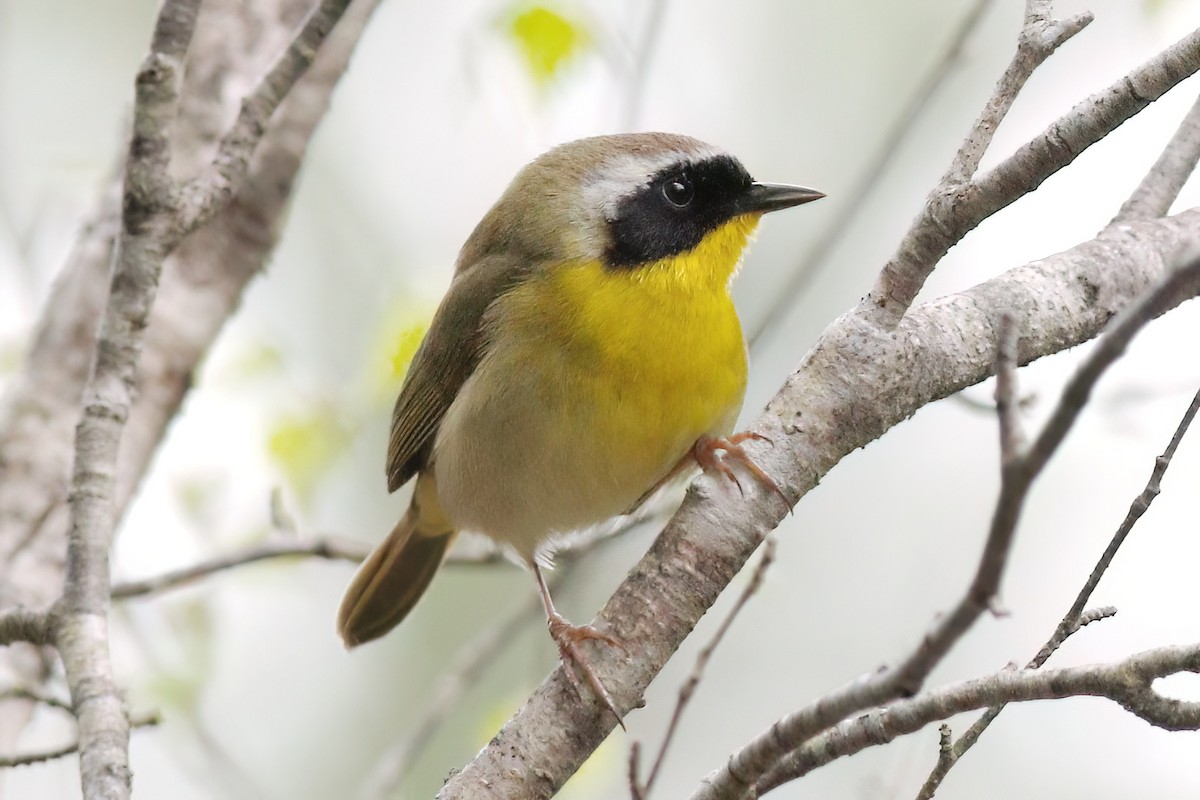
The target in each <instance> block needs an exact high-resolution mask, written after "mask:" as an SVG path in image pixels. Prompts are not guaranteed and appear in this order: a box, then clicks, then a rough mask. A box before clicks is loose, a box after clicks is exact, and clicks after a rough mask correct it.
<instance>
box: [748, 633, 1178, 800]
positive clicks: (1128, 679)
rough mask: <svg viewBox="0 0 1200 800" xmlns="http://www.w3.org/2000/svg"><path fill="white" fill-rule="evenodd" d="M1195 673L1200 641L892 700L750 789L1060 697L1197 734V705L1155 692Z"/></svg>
mask: <svg viewBox="0 0 1200 800" xmlns="http://www.w3.org/2000/svg"><path fill="white" fill-rule="evenodd" d="M1182 673H1200V644H1191V645H1186V646H1170V647H1159V648H1156V649H1154V650H1147V651H1144V652H1141V653H1138V654H1136V655H1132V656H1129V657H1128V658H1125V659H1123V660H1121V661H1117V662H1115V663H1111V664H1092V665H1088V666H1082V667H1066V668H1062V669H1042V670H1032V669H1024V670H1012V669H1006V670H1002V671H1001V672H998V673H996V674H994V675H989V676H987V677H984V678H976V679H974V680H969V681H963V682H962V683H957V684H952V685H950V686H945V687H942V688H939V689H937V690H935V691H930V692H925V693H923V694H921V695H920V696H919V697H913V698H911V699H907V700H898V701H896V702H894V703H892V704H890V705H889V706H888V707H887V708H881V709H875V710H873V711H870V712H868V713H866V714H863V715H861V716H858V717H856V718H854V719H848V720H845V721H843V722H841V723H840V724H838V725H837V726H836V727H834V728H831V729H830V730H827V731H825V732H824V733H822V734H821V735H820V736H818V737H816V738H814V739H812V740H811V741H809V742H806V743H805V744H804V746H803V747H801V748H799V749H797V750H794V751H792V752H791V753H790V754H789V755H788V757H787V758H786V759H785V760H784V761H783V762H781V763H780V764H779V765H778V766H777V767H776V768H775V769H773V770H772V771H771V772H770V773H769V774H768V775H766V776H764V777H763V778H762V780H760V781H759V783H758V785H757V786H756V789H757V791H758V794H757V795H755V796H756V797H761V796H763V795H764V794H766V793H767V792H769V791H771V790H772V789H774V788H776V787H778V786H780V785H782V784H784V783H787V782H788V781H792V780H796V779H797V778H800V777H803V776H804V775H807V774H808V773H810V772H812V771H813V770H814V769H817V768H818V767H821V766H824V765H825V764H828V763H830V762H831V761H833V760H835V759H838V758H844V757H846V756H851V755H854V754H855V753H858V752H861V751H862V750H864V749H866V748H868V747H874V746H877V745H881V744H887V743H888V742H891V741H893V740H895V739H896V738H897V737H900V736H904V735H907V734H910V733H913V732H915V731H918V730H920V729H921V728H923V727H925V726H926V725H929V724H930V723H933V722H937V721H938V720H944V719H947V718H949V717H951V716H953V715H955V714H961V713H963V712H965V711H971V710H974V709H977V708H984V707H985V706H990V705H998V704H1006V703H1017V702H1029V701H1032V700H1059V699H1062V698H1066V697H1103V698H1107V699H1109V700H1112V701H1113V702H1115V703H1118V704H1119V705H1120V706H1121V707H1122V708H1124V709H1125V710H1126V711H1128V712H1129V713H1131V714H1133V715H1135V716H1137V717H1139V718H1140V719H1142V720H1145V721H1146V722H1148V723H1150V724H1151V725H1154V726H1155V727H1158V728H1163V729H1164V730H1171V731H1181V730H1200V703H1196V702H1185V701H1182V700H1176V699H1174V698H1170V697H1164V696H1162V695H1160V694H1158V693H1157V692H1155V691H1154V686H1153V684H1154V681H1155V680H1157V679H1160V678H1165V677H1167V676H1169V675H1177V674H1182Z"/></svg>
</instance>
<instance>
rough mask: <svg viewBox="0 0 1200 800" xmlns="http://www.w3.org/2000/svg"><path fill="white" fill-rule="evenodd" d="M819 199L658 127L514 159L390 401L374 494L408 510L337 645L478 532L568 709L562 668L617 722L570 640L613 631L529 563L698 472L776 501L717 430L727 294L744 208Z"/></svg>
mask: <svg viewBox="0 0 1200 800" xmlns="http://www.w3.org/2000/svg"><path fill="white" fill-rule="evenodd" d="M824 196H825V195H824V194H822V193H821V192H819V191H817V190H815V189H810V188H807V187H804V186H794V185H788V184H772V183H760V182H757V181H755V180H754V179H753V178H751V176H750V173H749V172H747V170H746V168H745V167H744V166H743V165H742V163H741V162H740V161H739V160H738V159H736V158H735V157H734V156H732V155H731V154H729V153H728V152H726V151H724V150H722V149H720V148H718V147H716V146H713V145H710V144H706V143H704V142H702V141H699V140H697V139H694V138H691V137H688V136H683V135H679V134H671V133H658V132H651V133H625V134H611V135H603V136H593V137H589V138H584V139H579V140H576V141H572V142H567V143H565V144H561V145H559V146H557V147H555V148H553V149H551V150H549V151H548V152H546V153H544V154H543V155H541V156H539V157H538V158H536V159H535V160H533V161H532V162H530V163H529V164H528V165H526V166H525V167H524V168H523V169H522V170H521V171H520V172H519V173H518V174H517V176H516V177H515V178H514V179H513V181H512V182H511V183H510V184H509V186H508V188H507V189H506V190H505V191H504V192H503V194H502V195H501V197H500V199H499V200H498V201H497V202H496V203H495V205H493V206H492V208H491V209H490V210H489V211H488V212H487V214H485V215H484V217H483V219H482V220H481V221H480V222H479V223H478V225H477V226H476V227H475V229H474V231H473V232H472V233H471V235H470V236H469V237H468V238H467V241H466V243H465V244H464V245H463V247H462V249H461V251H460V253H459V256H458V259H457V263H456V266H455V270H454V275H453V278H452V280H451V283H450V287H449V289H448V290H447V292H446V295H445V297H444V298H443V299H442V301H441V304H440V305H439V306H438V308H437V311H436V312H435V313H434V316H433V319H432V321H431V322H430V325H429V328H428V330H427V332H426V334H425V336H424V339H423V340H422V342H421V344H420V345H419V347H418V348H417V350H416V353H415V355H414V356H413V359H412V361H411V364H410V366H409V369H408V372H407V374H406V376H405V378H404V381H403V384H402V386H401V388H400V392H399V396H398V397H397V399H396V404H395V407H394V409H393V413H392V419H391V433H390V436H389V439H388V446H387V462H386V474H387V484H388V490H389V492H394V491H396V490H397V489H399V488H400V487H402V486H404V485H405V484H407V483H409V482H412V483H413V490H412V498H411V500H410V503H409V505H408V508H407V510H406V511H405V513H404V515H403V516H402V517H401V519H400V521H399V522H398V523H396V526H395V527H394V528H393V529H392V531H391V533H390V534H389V535H388V536H387V537H386V538H385V539H384V541H383V542H382V543H381V544H379V545H378V546H377V547H376V548H375V549H374V551H373V552H372V553H371V554H370V555H369V556H368V557H367V559H366V560H365V561H364V562H363V563H362V565H361V566H360V568H359V569H358V571H357V573H356V574H355V576H354V578H353V580H352V581H351V583H350V585H349V587H348V589H347V590H346V594H345V597H344V599H343V600H342V604H341V607H340V609H339V611H338V616H337V627H338V631H339V633H340V635H341V638H342V640H343V642H344V644H345V645H346V647H347V648H352V647H355V646H357V645H360V644H363V643H365V642H369V641H371V640H374V639H377V638H379V637H380V636H383V635H384V634H385V633H387V632H388V631H390V630H391V629H392V628H394V627H395V626H396V625H398V624H399V623H400V622H401V621H402V620H403V619H404V618H405V617H406V616H407V615H408V614H409V612H410V611H412V609H413V607H414V606H415V605H416V603H417V601H418V600H419V599H420V597H421V595H422V594H423V593H424V592H425V590H426V588H427V587H428V586H429V584H430V582H431V581H432V579H433V577H434V574H435V573H436V572H437V570H438V568H439V566H440V565H441V563H442V561H443V560H444V558H445V556H446V553H447V551H448V549H449V548H450V545H451V543H452V542H453V541H454V540H455V537H456V536H457V535H458V533H459V532H460V531H473V532H477V533H482V534H485V535H486V536H488V537H490V538H491V539H493V540H494V541H496V542H497V543H499V544H500V545H502V546H504V547H505V548H506V549H507V550H508V552H510V553H511V554H512V555H513V556H514V558H515V559H516V560H517V561H519V562H520V563H521V564H523V565H524V566H525V567H527V568H528V569H529V571H530V572H531V573H532V575H533V577H534V580H535V582H536V585H537V590H538V592H539V594H540V596H541V600H542V604H543V607H544V610H545V613H546V620H547V626H548V628H549V631H550V634H551V636H552V638H553V639H554V641H555V643H556V645H557V646H558V650H559V653H560V656H561V658H562V661H563V663H564V667H565V668H566V673H567V676H568V677H569V678H570V680H571V683H573V684H574V686H575V688H576V690H577V691H578V692H579V693H580V696H581V697H582V696H583V689H582V686H581V684H580V681H579V677H580V676H582V677H583V678H584V679H585V680H586V681H587V683H588V685H589V686H590V687H591V689H592V690H593V692H594V693H595V694H596V695H597V697H598V699H599V700H600V701H601V702H602V703H603V704H604V705H605V706H606V707H607V708H608V709H609V710H610V711H611V712H612V713H613V714H614V715H615V716H616V718H617V721H618V722H621V714H620V712H619V711H618V710H617V707H616V705H615V703H614V701H613V699H612V697H611V696H610V695H609V693H608V692H607V690H606V688H605V687H604V685H603V683H602V682H601V681H600V680H599V678H598V677H597V675H596V673H595V672H594V670H593V669H592V668H591V665H590V664H589V663H588V659H587V654H586V651H585V649H584V648H583V647H582V644H583V642H585V641H588V640H599V641H601V642H604V643H607V644H609V645H613V646H616V647H618V648H622V649H623V645H622V644H621V642H620V639H619V636H617V635H615V634H614V633H608V632H604V631H601V630H599V629H597V628H596V627H594V626H591V625H574V624H572V623H570V622H568V621H567V620H566V619H565V618H564V617H563V616H562V615H561V614H560V613H559V612H558V611H557V610H556V608H555V606H554V602H553V600H552V598H551V596H550V591H549V589H548V588H547V585H546V580H545V576H544V574H543V572H544V569H543V567H544V564H546V563H548V561H547V559H548V556H549V555H550V552H551V550H552V548H553V545H554V543H555V542H557V541H560V540H561V539H562V537H563V536H564V535H565V534H568V533H569V532H571V531H575V530H579V529H582V528H586V527H588V526H591V525H594V524H597V523H600V522H603V521H605V520H607V519H610V518H613V517H616V516H619V515H621V514H626V513H630V512H631V511H633V510H635V509H636V508H637V506H638V505H639V504H640V503H641V502H642V501H644V500H645V498H646V497H648V496H649V495H650V494H652V493H653V492H654V491H655V490H656V489H657V488H658V487H661V486H663V485H665V484H666V483H668V482H669V481H671V480H673V479H675V478H676V477H678V476H679V475H681V474H682V473H686V472H687V471H689V470H694V469H695V467H697V466H699V467H700V468H702V469H703V470H704V471H706V472H709V473H714V472H715V473H717V474H719V475H723V476H725V477H726V478H729V479H731V480H733V481H734V482H737V473H736V471H735V469H734V466H739V467H741V468H742V469H744V470H746V471H747V472H749V473H750V474H751V475H753V476H754V477H755V479H757V480H759V481H760V482H761V483H763V484H764V485H765V486H766V487H768V488H769V489H771V490H773V491H774V492H776V493H777V494H779V495H780V496H781V497H783V499H784V501H787V497H786V495H784V494H783V492H782V491H780V489H779V487H778V485H777V484H776V482H775V481H774V480H773V479H771V478H770V477H769V476H768V475H767V474H766V473H765V472H764V471H763V470H762V469H761V468H760V467H759V466H758V465H757V464H755V463H754V461H753V460H752V459H751V458H750V456H749V455H748V453H747V452H746V450H745V449H744V448H743V446H742V445H743V444H744V443H745V442H746V441H748V440H752V439H760V438H762V437H760V436H757V435H756V434H753V433H740V434H733V433H732V431H733V426H734V424H735V423H736V421H737V417H738V414H739V413H740V411H741V407H742V402H743V398H744V395H745V389H746V380H747V350H746V343H745V339H744V337H743V334H742V330H741V325H740V323H739V319H738V314H737V311H736V309H735V307H734V304H733V300H732V298H731V296H730V283H731V281H732V279H733V277H734V274H735V273H736V272H737V270H738V267H739V265H740V263H741V261H742V256H743V253H744V251H745V249H746V247H747V245H748V244H749V242H750V240H751V238H752V236H753V234H754V233H755V230H756V228H757V226H758V223H759V220H760V219H761V217H762V216H763V215H764V214H766V213H769V212H772V211H776V210H780V209H785V208H789V207H792V206H797V205H800V204H802V203H808V202H811V201H813V200H817V199H820V198H822V197H824ZM738 487H739V488H741V485H740V483H738ZM790 505H791V503H790V502H789V507H790ZM575 670H578V671H579V675H576V674H575ZM622 725H623V723H622Z"/></svg>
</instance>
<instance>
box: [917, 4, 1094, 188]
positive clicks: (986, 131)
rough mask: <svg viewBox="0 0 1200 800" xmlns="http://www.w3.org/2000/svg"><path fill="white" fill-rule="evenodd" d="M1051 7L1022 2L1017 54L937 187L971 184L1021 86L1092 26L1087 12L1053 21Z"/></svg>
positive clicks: (1050, 5) (1089, 14)
mask: <svg viewBox="0 0 1200 800" xmlns="http://www.w3.org/2000/svg"><path fill="white" fill-rule="evenodd" d="M1053 5H1054V4H1053V2H1051V1H1050V0H1025V21H1024V23H1023V24H1022V26H1021V33H1020V34H1019V35H1018V36H1017V52H1016V53H1014V54H1013V57H1012V60H1011V61H1009V63H1008V67H1006V68H1005V70H1004V72H1003V73H1002V74H1001V75H1000V80H998V81H997V82H996V88H995V89H994V90H992V96H991V97H990V98H989V99H988V102H987V104H986V105H985V106H984V107H983V111H982V112H981V113H980V115H979V118H978V119H976V120H975V125H974V126H972V128H971V132H970V133H968V134H967V137H966V139H965V140H964V141H963V143H962V146H961V147H959V149H958V153H956V154H955V156H954V160H953V161H952V162H951V164H950V168H949V169H948V170H947V171H946V174H945V176H944V177H943V178H942V182H941V186H943V187H948V186H953V185H956V184H963V183H966V182H967V181H969V180H971V178H972V177H973V176H974V175H975V171H976V170H978V169H979V162H980V161H982V160H983V156H984V153H986V152H987V149H988V147H989V146H990V145H991V143H992V139H993V138H994V137H995V135H996V130H997V129H998V128H999V127H1000V123H1001V122H1003V121H1004V118H1005V117H1006V116H1008V112H1009V110H1010V109H1012V106H1013V103H1014V102H1016V99H1017V95H1018V94H1020V92H1021V89H1023V88H1024V87H1025V82H1026V81H1028V80H1029V78H1030V76H1031V75H1033V73H1034V71H1035V70H1037V68H1038V67H1040V66H1041V65H1042V64H1043V63H1044V62H1045V61H1046V59H1048V58H1049V57H1050V56H1051V55H1053V54H1054V51H1055V50H1057V49H1058V48H1059V47H1061V46H1062V45H1063V44H1065V43H1066V42H1067V41H1068V40H1069V39H1071V38H1072V37H1073V36H1075V35H1076V34H1077V33H1079V32H1080V31H1082V30H1083V29H1084V28H1086V27H1087V26H1088V25H1090V24H1091V22H1092V14H1091V13H1090V12H1084V13H1082V14H1077V15H1075V16H1074V17H1071V18H1070V19H1066V20H1056V19H1053V18H1052V11H1053V9H1052V6H1053Z"/></svg>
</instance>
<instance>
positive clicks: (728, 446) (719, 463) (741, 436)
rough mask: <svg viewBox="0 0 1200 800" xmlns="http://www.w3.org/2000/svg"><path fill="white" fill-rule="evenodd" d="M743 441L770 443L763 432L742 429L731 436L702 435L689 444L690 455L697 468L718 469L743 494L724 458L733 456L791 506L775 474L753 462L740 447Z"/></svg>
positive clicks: (709, 470)
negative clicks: (767, 471) (772, 475)
mask: <svg viewBox="0 0 1200 800" xmlns="http://www.w3.org/2000/svg"><path fill="white" fill-rule="evenodd" d="M746 441H755V442H767V443H768V444H771V443H772V442H771V440H770V439H768V438H767V437H766V436H763V435H762V434H761V433H754V432H753V431H743V432H742V433H735V434H733V435H732V436H701V437H700V438H699V439H697V440H696V443H695V444H694V445H692V457H693V458H695V459H696V463H697V464H699V465H700V469H702V470H704V471H705V472H707V473H708V474H710V475H711V474H712V473H714V472H717V473H720V474H721V475H722V476H724V477H725V478H726V479H728V480H731V481H733V484H734V486H736V487H737V488H738V493H739V494H741V495H742V496H743V497H744V496H745V492H744V491H743V489H742V483H741V481H739V480H738V478H737V475H736V474H735V473H734V471H733V468H732V467H730V466H729V464H728V463H727V461H726V459H734V460H735V461H737V462H738V463H740V464H741V465H742V467H744V468H745V469H746V471H747V472H749V473H750V474H751V475H753V476H754V477H755V479H757V480H758V482H759V483H761V484H762V485H763V486H765V487H767V488H768V489H770V490H771V491H772V492H774V493H775V494H777V495H779V498H780V499H781V500H783V502H784V503H786V504H787V507H788V509H789V510H790V509H791V507H792V501H791V500H790V499H789V498H788V496H787V495H786V494H784V493H783V490H782V489H780V488H779V484H778V483H776V482H775V479H774V478H772V477H771V476H770V475H768V474H767V473H766V472H764V471H763V469H762V467H760V466H758V464H755V463H754V459H752V458H751V457H750V454H749V453H747V452H746V451H745V449H743V448H742V442H746Z"/></svg>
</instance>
